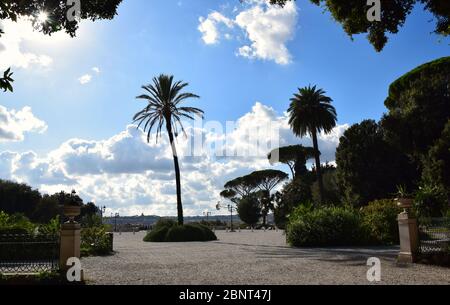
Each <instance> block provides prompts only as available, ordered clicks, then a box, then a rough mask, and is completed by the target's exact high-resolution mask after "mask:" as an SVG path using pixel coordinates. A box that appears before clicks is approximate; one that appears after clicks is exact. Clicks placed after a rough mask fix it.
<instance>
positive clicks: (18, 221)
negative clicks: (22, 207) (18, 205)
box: [0, 211, 36, 234]
mask: <svg viewBox="0 0 450 305" xmlns="http://www.w3.org/2000/svg"><path fill="white" fill-rule="evenodd" d="M35 229H36V225H34V224H33V223H31V222H30V220H29V219H28V218H26V217H25V216H23V215H21V214H16V215H8V214H6V213H4V212H2V211H0V234H34V231H35Z"/></svg>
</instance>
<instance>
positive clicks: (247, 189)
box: [222, 175, 256, 197]
mask: <svg viewBox="0 0 450 305" xmlns="http://www.w3.org/2000/svg"><path fill="white" fill-rule="evenodd" d="M255 187H256V186H255V184H254V183H253V180H252V179H251V177H250V176H249V175H247V176H243V177H238V178H235V179H233V180H230V181H228V182H227V183H225V186H224V188H225V190H228V191H233V192H234V193H235V194H237V195H239V196H241V197H245V196H248V195H250V193H251V192H253V191H254V190H255ZM222 197H223V196H222Z"/></svg>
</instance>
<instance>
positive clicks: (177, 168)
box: [166, 120, 184, 225]
mask: <svg viewBox="0 0 450 305" xmlns="http://www.w3.org/2000/svg"><path fill="white" fill-rule="evenodd" d="M166 122H167V123H166V127H167V133H168V134H169V140H170V146H171V147H172V155H173V163H174V166H175V181H176V187H177V212H178V224H179V225H183V223H184V219H183V204H182V202H181V174H180V165H179V163H178V154H177V148H176V146H175V139H174V136H173V132H172V126H171V122H170V121H167V120H166Z"/></svg>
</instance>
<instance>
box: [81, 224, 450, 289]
mask: <svg viewBox="0 0 450 305" xmlns="http://www.w3.org/2000/svg"><path fill="white" fill-rule="evenodd" d="M216 234H217V237H218V238H219V240H218V241H215V242H207V243H198V242H195V243H144V242H143V241H142V238H143V237H144V233H143V232H141V233H136V235H133V234H132V233H123V234H122V235H118V234H116V235H115V236H114V250H115V251H116V253H115V254H114V255H112V256H108V257H89V258H84V259H82V265H83V268H84V270H85V271H84V273H85V277H86V280H87V281H88V283H90V284H113V285H114V284H120V285H127V284H147V285H157V284H159V285H172V284H174V285H185V284H194V285H197V284H203V285H233V284H244V285H245V284H254V285H261V284H262V285H264V284H275V285H280V284H370V283H369V282H368V281H367V279H366V273H367V271H368V268H369V267H367V266H366V262H367V259H368V258H369V257H378V258H380V259H381V269H382V282H381V283H382V284H447V285H448V284H450V269H448V268H441V267H434V266H425V265H407V266H398V265H397V264H396V262H395V258H396V254H397V253H398V248H396V247H381V248H380V247H377V248H321V249H317V248H314V249H311V248H302V249H297V248H291V247H289V246H287V245H286V242H285V237H284V236H283V233H282V232H275V231H267V232H256V231H255V232H249V231H245V232H244V231H243V232H236V233H227V232H217V233H216Z"/></svg>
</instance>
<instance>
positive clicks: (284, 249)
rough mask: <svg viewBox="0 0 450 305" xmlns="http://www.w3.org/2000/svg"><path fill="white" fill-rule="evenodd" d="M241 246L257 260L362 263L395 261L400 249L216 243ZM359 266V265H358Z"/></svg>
mask: <svg viewBox="0 0 450 305" xmlns="http://www.w3.org/2000/svg"><path fill="white" fill-rule="evenodd" d="M216 243H219V244H226V245H233V246H239V247H240V248H241V249H245V250H246V251H249V252H253V253H254V254H255V255H256V257H257V258H262V259H264V258H281V257H283V258H306V259H315V260H319V261H328V262H343V263H346V262H361V261H363V262H364V263H365V262H366V261H367V258H369V257H378V258H380V259H385V260H391V261H395V259H396V258H397V255H398V251H399V249H398V247H363V248H361V247H360V248H355V247H335V248H293V247H289V246H269V245H252V244H243V243H228V242H220V241H218V242H216ZM358 264H359V263H358Z"/></svg>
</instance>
